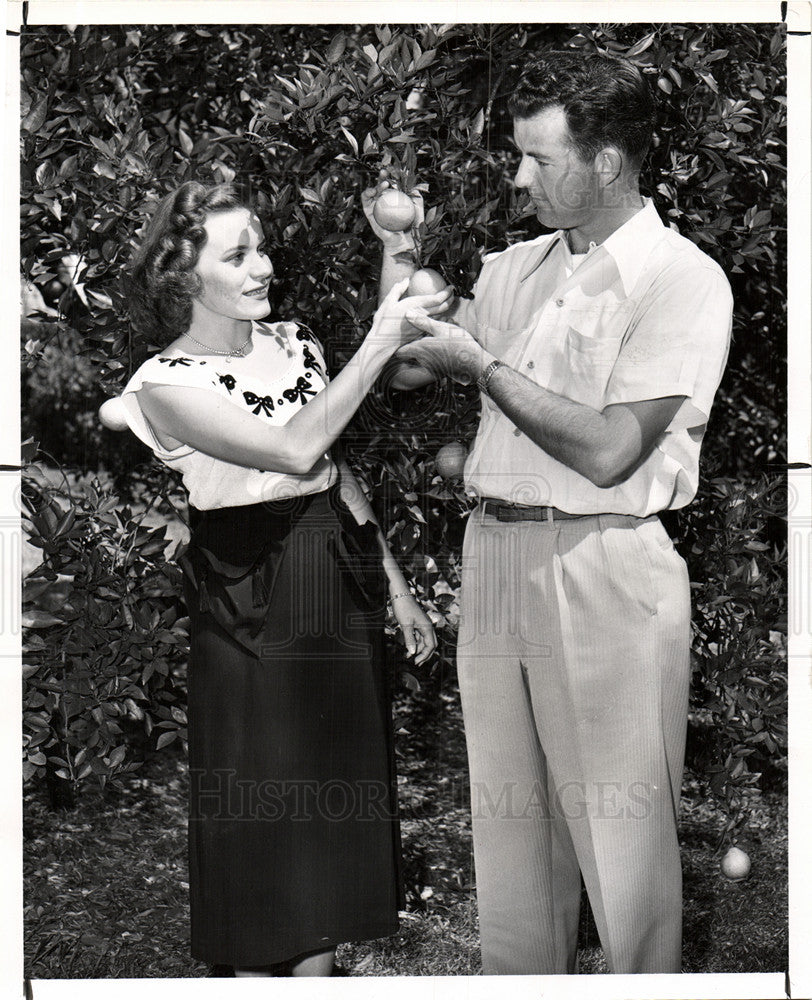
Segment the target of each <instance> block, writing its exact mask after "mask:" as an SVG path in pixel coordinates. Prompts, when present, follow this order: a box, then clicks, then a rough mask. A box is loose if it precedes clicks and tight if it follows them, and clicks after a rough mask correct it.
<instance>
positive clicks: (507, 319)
mask: <svg viewBox="0 0 812 1000" xmlns="http://www.w3.org/2000/svg"><path fill="white" fill-rule="evenodd" d="M510 107H511V113H512V115H513V118H514V140H515V143H516V145H517V147H518V149H519V151H520V153H521V162H520V164H519V168H518V171H517V174H516V178H515V183H516V185H517V187H519V188H522V189H524V190H526V191H527V193H528V195H529V196H530V198H531V199H532V201H533V203H534V204H535V206H536V211H537V216H538V219H539V221H540V222H541V223H542V225H543V226H545V227H546V228H547V229H555V230H556V232H554V233H552V235H545V236H542V237H540V238H539V239H536V240H531V241H529V242H525V243H519V244H517V245H515V246H512V247H510V248H508V249H507V250H505V251H503V252H502V253H498V254H494V255H491V256H489V257H486V258H485V261H484V265H483V269H482V273H481V275H480V278H479V280H478V283H477V286H476V289H475V296H474V299H473V300H469V301H460V303H459V305H458V307H457V308H456V310H455V312H454V314H453V323H443V322H439V321H436V320H431V319H428V318H427V317H422V316H419V315H417V314H415V315H414V316H413V317H410V318H411V319H412V321H413V322H414V324H415V325H417V326H419V327H420V328H421V329H423V330H424V331H426V332H427V333H429V334H431V336H429V337H426V338H424V339H423V340H420V341H418V342H416V343H414V344H410V345H408V347H407V348H405V349H403V350H402V351H401V352H400V357H402V358H403V359H404V361H408V362H410V363H411V364H412V365H413V366H419V370H415V369H414V368H413V370H412V371H411V372H409V373H407V374H408V378H406V377H405V376H402V384H404V385H406V384H410V385H413V384H415V383H416V382H418V381H419V380H420V379H421V378H423V379H424V380H425V379H427V378H432V377H437V376H439V375H441V374H448V375H450V376H451V377H452V378H456V379H458V380H463V381H466V380H476V381H477V382H478V384H479V387H480V390H481V393H482V414H481V421H480V425H479V429H478V432H477V436H476V440H475V441H474V444H473V447H472V449H471V453H470V455H469V457H468V460H467V462H466V467H465V481H466V485H467V487H468V488H469V489H470V490H471V491H473V492H474V493H476V494H477V495H478V496H479V498H480V504H479V507H478V509H477V510H475V511H474V512H473V513H472V514H471V516H470V519H469V522H468V525H467V529H466V536H465V543H464V548H463V581H462V596H461V607H462V615H461V624H460V633H459V646H458V672H459V683H460V693H461V697H462V705H463V712H464V718H465V728H466V738H467V742H468V755H469V766H470V774H471V787H472V808H473V836H474V859H475V866H476V878H477V892H478V899H479V911H480V928H481V937H482V956H483V969H484V971H485V973H490V974H494V973H504V974H511V973H512V974H522V973H535V974H545V973H546V974H553V973H566V972H574V971H576V943H577V930H578V911H579V895H580V875H583V879H584V882H585V884H586V888H587V891H588V893H589V898H590V902H591V905H592V910H593V913H594V915H595V921H596V924H597V927H598V930H599V933H600V938H601V943H602V945H603V949H604V953H605V955H606V959H607V962H608V965H609V969H610V970H611V971H612V972H615V973H657V972H662V973H668V972H678V971H679V970H680V952H681V909H682V907H681V869H680V858H679V849H678V842H677V823H676V820H677V811H678V805H679V794H680V785H681V778H682V768H683V758H684V746H685V730H686V721H687V702H688V683H689V676H690V664H689V641H690V634H689V614H690V608H689V589H688V586H689V585H688V578H687V572H686V568H685V563H684V562H683V560H682V559H681V557H680V556H679V555H678V554H677V553H676V551H675V550H674V547H673V546H672V544H671V541H670V539H669V538H668V536H667V534H666V533H665V531H664V529H663V527H662V525H661V522H660V520H659V518H658V517H657V514H658V513H659V512H661V511H664V510H669V509H675V508H679V507H682V506H684V505H685V504H686V503H688V502H689V501H690V500H691V499H692V498H693V496H694V494H695V492H696V488H697V478H698V460H699V449H700V444H701V441H702V436H703V433H704V430H705V426H706V424H707V420H708V415H709V412H710V407H711V402H712V400H713V396H714V394H715V392H716V389H717V387H718V384H719V381H720V378H721V375H722V371H723V368H724V364H725V361H726V358H727V350H728V344H729V336H730V324H731V311H732V302H731V295H730V289H729V285H728V282H727V280H726V279H725V276H724V274H723V273H722V271H721V270H720V269H719V267H718V266H717V265H716V264H715V263H714V262H713V261H712V260H711V259H710V258H708V257H707V256H705V255H704V254H703V253H701V252H700V251H699V250H698V249H697V248H696V246H695V245H694V244H693V243H691V242H690V241H689V240H687V239H684V238H683V237H681V236H679V235H678V234H677V233H675V232H674V231H672V230H671V229H669V228H667V227H666V226H664V225H663V223H662V222H661V220H660V219H659V217H658V215H657V213H656V211H655V209H654V207H653V205H652V204H651V203H650V202H648V201H645V200H644V199H643V198H642V197H641V196H640V193H639V187H638V177H639V172H640V166H641V163H642V161H643V158H644V156H645V154H646V151H647V148H648V145H649V141H650V138H651V133H652V127H653V120H654V105H653V99H652V97H651V95H650V92H649V90H648V88H647V86H646V83H645V81H644V79H643V78H642V76H641V75H640V73H639V72H638V70H637V69H636V68H635V67H634V66H633V65H632V64H630V63H628V62H626V61H623V60H619V59H609V58H603V57H598V56H592V57H585V56H584V55H582V54H580V53H579V54H577V55H576V54H564V53H551V54H548V55H546V56H542V57H540V58H536V59H534V60H532V61H530V62H529V63H528V64H527V66H526V67H525V69H524V71H523V73H522V76H521V79H520V81H519V83H518V86H517V88H516V90H515V92H514V93H513V95H512V97H511V104H510ZM369 197H370V196H369V194H368V193H367V197H366V201H367V203H368V202H369ZM367 207H368V205H367ZM394 250H395V248H392V250H391V251H388V250H387V248H386V246H385V248H384V261H383V268H382V276H381V280H382V291H384V292H385V291H386V290H387V288H388V287H389V286H390V285H391V284H392V282H393V281H395V280H396V279H397V278H399V277H401V276H402V275H403V273H404V272H405V271H407V270H408V269H409V266H410V265H409V264H407V263H406V262H405V261H404V258H403V255H402V254H400V255H396V254H395V252H394ZM579 873H580V874H579Z"/></svg>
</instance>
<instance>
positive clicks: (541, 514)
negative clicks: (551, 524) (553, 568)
mask: <svg viewBox="0 0 812 1000" xmlns="http://www.w3.org/2000/svg"><path fill="white" fill-rule="evenodd" d="M479 504H480V510H481V511H482V513H483V514H491V515H493V516H494V517H495V518H496V520H497V521H574V520H576V519H577V518H579V517H595V516H596V515H594V514H568V513H567V512H566V511H565V510H559V509H558V508H557V507H533V506H532V505H529V504H521V503H508V501H507V500H496V499H495V498H493V497H480V499H479Z"/></svg>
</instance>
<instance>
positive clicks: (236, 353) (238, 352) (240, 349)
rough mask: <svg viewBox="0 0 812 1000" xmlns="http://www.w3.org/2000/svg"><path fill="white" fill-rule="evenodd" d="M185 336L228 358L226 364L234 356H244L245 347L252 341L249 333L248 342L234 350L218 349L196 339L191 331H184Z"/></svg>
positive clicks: (204, 347)
mask: <svg viewBox="0 0 812 1000" xmlns="http://www.w3.org/2000/svg"><path fill="white" fill-rule="evenodd" d="M183 336H184V337H186V338H187V339H188V340H191V342H192V343H193V344H197V346H198V347H202V348H203V350H204V351H211V353H212V354H219V355H220V357H222V358H225V359H226V364H228V363H230V362H231V359H232V358H244V357H245V349H246V347H248V345H249V344H250V343H251V334H250V333H249V334H248V339H247V340H246V342H245V343H244V344H241V345H240V346H239V347H235V348H234V350H232V351H218V350H217V348H216V347H209V345H208V344H202V343H201V342H200V341H199V340H195V338H194V337H193V336H192V335H191V333H184V335H183Z"/></svg>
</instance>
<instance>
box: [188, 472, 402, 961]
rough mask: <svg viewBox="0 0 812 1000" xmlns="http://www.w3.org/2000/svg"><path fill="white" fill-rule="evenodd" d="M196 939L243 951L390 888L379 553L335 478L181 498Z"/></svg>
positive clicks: (367, 925)
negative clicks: (283, 489)
mask: <svg viewBox="0 0 812 1000" xmlns="http://www.w3.org/2000/svg"><path fill="white" fill-rule="evenodd" d="M180 562H181V566H182V567H183V570H184V592H185V597H186V603H187V607H188V609H189V615H190V620H191V628H190V634H191V656H190V663H189V679H188V687H189V712H188V717H189V766H190V779H191V781H190V784H191V792H190V818H189V882H190V895H191V924H192V954H193V956H194V957H195V958H198V959H201V960H203V961H206V962H211V963H222V964H230V965H236V966H256V965H266V964H271V963H275V962H280V961H283V960H285V959H289V958H292V957H294V956H296V955H300V954H303V953H305V952H308V951H316V950H320V949H325V948H329V947H331V946H334V945H336V944H337V943H339V942H342V941H356V940H364V939H368V938H376V937H382V936H384V935H387V934H392V933H393V932H394V931H396V930H397V927H398V916H397V911H398V909H399V908H402V906H403V900H402V896H401V889H400V872H399V859H400V838H399V828H398V822H397V805H396V789H395V775H394V764H393V753H392V729H391V719H390V708H389V691H388V684H387V678H386V674H385V670H384V661H383V650H382V645H383V628H382V605H383V585H382V571H381V557H380V552H379V550H378V549H377V544H376V541H375V531H374V528H373V526H372V525H371V524H369V525H364V526H362V527H360V528H359V527H358V526H357V525H356V524H355V521H354V519H353V518H352V515H351V514H350V513H349V511H348V510H347V508H346V507H345V506H344V505H343V503H342V501H341V499H340V497H339V495H338V490H337V489H336V488H333V489H331V490H330V491H329V492H328V493H319V494H315V495H312V496H307V497H300V498H297V499H295V500H289V501H279V502H276V503H266V504H256V505H252V506H248V507H232V508H225V509H221V510H213V511H205V512H202V513H201V512H197V511H193V512H192V539H191V542H190V545H189V548H188V550H187V551H186V553H185V554H184V556H183V557H182V558H181V560H180Z"/></svg>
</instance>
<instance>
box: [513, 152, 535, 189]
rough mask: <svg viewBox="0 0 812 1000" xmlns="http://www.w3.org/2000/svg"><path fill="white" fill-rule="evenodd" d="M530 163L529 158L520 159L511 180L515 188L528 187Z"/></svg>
mask: <svg viewBox="0 0 812 1000" xmlns="http://www.w3.org/2000/svg"><path fill="white" fill-rule="evenodd" d="M531 163H532V161H531V160H530V158H529V157H527V156H523V157H522V159H521V162H520V163H519V167H518V169H517V170H516V177H515V178H514V180H513V183H514V184H515V185H516V187H517V188H527V187H530V181H531V179H532V169H531Z"/></svg>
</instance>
